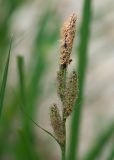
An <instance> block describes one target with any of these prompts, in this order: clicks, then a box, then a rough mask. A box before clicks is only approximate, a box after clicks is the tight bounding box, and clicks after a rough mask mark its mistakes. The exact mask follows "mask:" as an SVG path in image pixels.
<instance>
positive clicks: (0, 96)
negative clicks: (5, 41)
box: [0, 38, 12, 118]
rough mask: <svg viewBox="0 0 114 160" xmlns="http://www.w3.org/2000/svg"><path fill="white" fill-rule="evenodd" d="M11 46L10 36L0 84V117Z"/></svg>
mask: <svg viewBox="0 0 114 160" xmlns="http://www.w3.org/2000/svg"><path fill="white" fill-rule="evenodd" d="M11 46H12V38H11V41H10V46H9V53H8V57H7V61H6V65H5V69H4V74H3V80H2V85H1V89H0V118H1V113H2V109H3V101H4V95H5V88H6V82H7V75H8V68H9V60H10V53H11Z"/></svg>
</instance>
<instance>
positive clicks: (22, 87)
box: [17, 56, 26, 106]
mask: <svg viewBox="0 0 114 160" xmlns="http://www.w3.org/2000/svg"><path fill="white" fill-rule="evenodd" d="M17 65H18V73H19V83H20V96H21V100H22V103H23V105H24V106H26V97H25V82H24V81H25V80H24V58H23V57H22V56H18V57H17Z"/></svg>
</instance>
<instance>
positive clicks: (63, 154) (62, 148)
mask: <svg viewBox="0 0 114 160" xmlns="http://www.w3.org/2000/svg"><path fill="white" fill-rule="evenodd" d="M65 159H66V158H65V145H63V146H61V160H65Z"/></svg>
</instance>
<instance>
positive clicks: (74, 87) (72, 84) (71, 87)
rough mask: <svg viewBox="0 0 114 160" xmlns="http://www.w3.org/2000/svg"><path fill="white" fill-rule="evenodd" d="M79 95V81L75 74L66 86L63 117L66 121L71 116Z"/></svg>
mask: <svg viewBox="0 0 114 160" xmlns="http://www.w3.org/2000/svg"><path fill="white" fill-rule="evenodd" d="M77 95H78V79H77V74H76V72H73V73H72V75H71V77H70V78H69V81H68V83H67V86H66V91H65V98H64V108H63V116H64V120H66V118H67V117H68V116H69V115H70V114H71V112H72V109H73V105H74V103H75V101H76V98H77Z"/></svg>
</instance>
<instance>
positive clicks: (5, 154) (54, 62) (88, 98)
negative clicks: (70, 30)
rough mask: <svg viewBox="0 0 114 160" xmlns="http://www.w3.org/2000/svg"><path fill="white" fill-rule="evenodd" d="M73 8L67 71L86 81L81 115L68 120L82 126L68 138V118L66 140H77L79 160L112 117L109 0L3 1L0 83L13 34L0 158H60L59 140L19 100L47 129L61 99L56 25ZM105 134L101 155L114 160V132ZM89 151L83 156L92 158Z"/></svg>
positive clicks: (113, 55) (113, 27)
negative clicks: (51, 111) (73, 33)
mask: <svg viewBox="0 0 114 160" xmlns="http://www.w3.org/2000/svg"><path fill="white" fill-rule="evenodd" d="M90 3H91V5H90ZM84 6H85V8H84ZM89 9H90V10H89ZM89 11H91V12H89ZM72 13H76V14H77V16H78V20H77V29H76V30H77V33H76V38H75V42H74V46H73V54H72V58H73V62H72V64H71V66H70V69H69V70H72V69H73V68H76V70H78V71H79V77H80V78H79V80H80V82H79V83H80V84H79V85H83V87H82V88H81V87H80V86H79V89H80V92H81V93H82V95H81V94H80V95H79V97H81V98H79V99H81V103H80V100H79V103H80V105H79V104H78V107H79V108H81V109H79V110H75V111H77V114H75V116H76V117H78V115H79V117H80V118H77V120H76V119H75V118H73V119H74V123H72V126H74V125H75V124H79V125H80V128H79V127H78V125H77V128H76V127H74V129H76V130H80V132H79V133H75V131H74V130H73V127H72V129H71V136H70V128H71V127H70V124H71V118H69V120H68V122H67V136H68V137H67V139H68V140H69V139H71V143H70V144H69V145H72V139H73V138H74V137H75V135H77V137H78V141H79V142H77V140H76V139H75V138H74V140H76V143H77V144H78V143H79V146H78V145H77V146H78V149H79V150H78V158H77V160H81V159H83V156H84V155H85V154H86V153H87V152H88V150H89V149H90V148H91V145H93V144H95V142H96V137H98V135H99V134H101V133H102V134H103V133H104V130H105V129H106V128H107V126H108V125H109V124H111V123H112V122H114V98H113V97H114V71H113V70H114V69H113V68H114V45H113V42H114V1H112V0H101V1H99V0H85V1H78V0H62V1H57V0H47V1H44V0H0V86H1V85H2V78H3V72H4V68H5V64H6V59H7V55H8V48H9V44H10V36H11V35H13V44H12V50H11V57H10V64H9V72H8V80H7V86H6V92H5V99H4V106H3V110H2V115H1V119H0V160H45V159H47V160H59V159H60V149H59V146H58V145H57V144H56V142H54V140H53V139H52V138H51V137H49V136H48V135H47V134H46V133H44V132H43V131H41V130H40V129H39V128H38V127H37V126H35V125H34V124H33V123H32V122H31V120H30V119H29V117H27V116H26V114H25V113H23V111H22V110H21V103H22V102H23V104H24V110H25V111H26V113H27V114H28V115H29V116H30V117H31V118H32V119H33V120H34V121H35V122H37V123H39V124H41V126H43V128H46V129H48V130H49V131H51V132H52V129H51V126H50V122H49V107H50V105H51V104H52V103H53V102H55V101H57V102H58V98H57V94H56V73H57V70H58V67H59V66H58V65H59V47H60V28H61V26H62V24H63V22H64V21H65V20H66V18H67V17H69V16H70V15H72ZM86 33H87V34H86ZM84 68H85V69H84ZM82 97H83V98H82ZM82 101H83V104H82ZM80 106H81V107H80ZM82 108H83V109H82ZM75 116H74V117H75ZM72 122H73V121H72ZM75 122H76V123H75ZM79 122H81V123H79ZM113 130H114V129H113ZM72 133H74V134H73V138H71V137H72ZM111 133H112V132H111ZM113 133H114V132H113ZM101 137H103V136H101ZM108 137H109V141H108V143H107V145H105V146H104V144H101V146H104V147H103V151H102V152H101V153H100V154H99V155H98V157H97V159H98V160H111V158H112V160H113V159H114V150H113V149H114V148H113V147H114V137H113V136H112V135H111V134H109V136H108ZM101 139H102V138H101ZM104 139H105V138H104ZM104 139H103V140H104ZM101 146H100V147H99V148H102V147H101ZM75 148H77V147H76V146H75V145H74V149H75ZM94 148H95V147H94ZM68 150H69V148H68ZM76 153H77V152H76ZM95 153H96V152H95ZM70 154H73V153H69V155H70ZM69 157H70V156H69ZM85 157H86V156H85ZM87 157H88V158H85V160H87V159H88V160H93V159H94V158H90V157H91V156H90V157H89V156H87ZM110 157H111V158H110ZM72 160H73V158H72Z"/></svg>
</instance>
